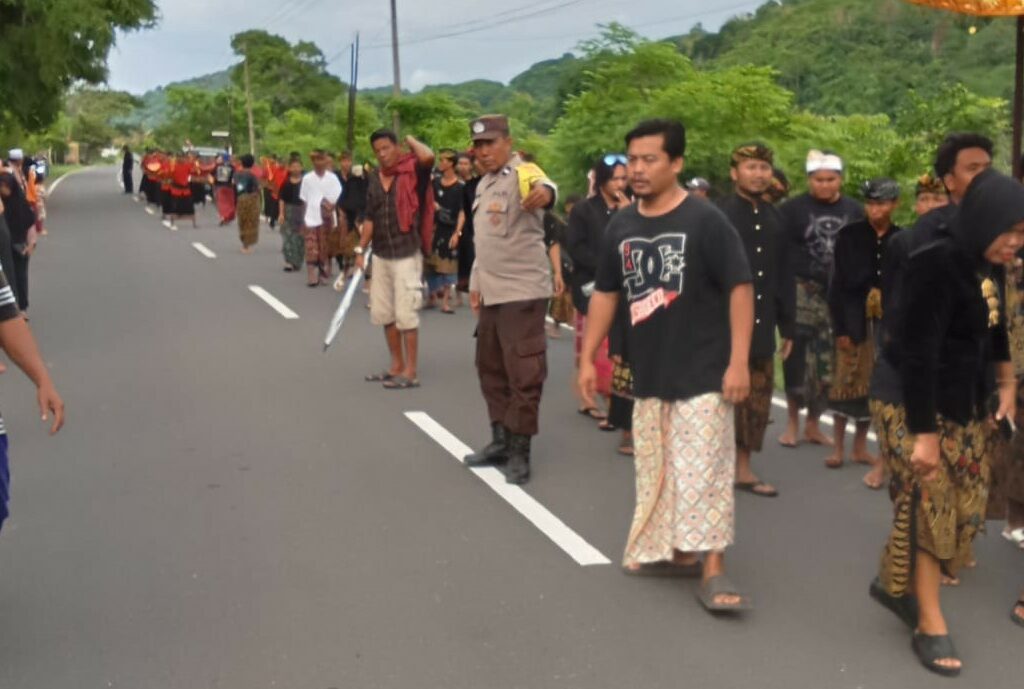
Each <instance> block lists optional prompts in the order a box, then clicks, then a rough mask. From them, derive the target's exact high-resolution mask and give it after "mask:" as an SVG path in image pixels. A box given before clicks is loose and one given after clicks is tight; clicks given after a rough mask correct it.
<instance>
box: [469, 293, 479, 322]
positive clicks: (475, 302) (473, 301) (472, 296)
mask: <svg viewBox="0 0 1024 689" xmlns="http://www.w3.org/2000/svg"><path fill="white" fill-rule="evenodd" d="M469 308H470V310H472V311H473V315H474V316H479V315H480V293H479V292H470V293H469Z"/></svg>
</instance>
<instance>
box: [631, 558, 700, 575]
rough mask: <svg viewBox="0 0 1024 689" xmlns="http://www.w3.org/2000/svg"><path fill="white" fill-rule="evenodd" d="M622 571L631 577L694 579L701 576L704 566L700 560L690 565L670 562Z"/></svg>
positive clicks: (654, 563)
mask: <svg viewBox="0 0 1024 689" xmlns="http://www.w3.org/2000/svg"><path fill="white" fill-rule="evenodd" d="M622 571H623V572H625V573H626V574H628V575H629V576H631V577H684V578H687V579H695V578H697V577H699V576H700V575H701V574H703V572H704V564H703V563H702V562H701V561H700V560H697V561H696V562H691V563H690V564H682V563H679V562H670V561H664V562H651V563H649V564H643V565H640V566H639V567H638V568H636V569H630V568H629V567H623V568H622Z"/></svg>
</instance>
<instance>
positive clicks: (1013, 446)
mask: <svg viewBox="0 0 1024 689" xmlns="http://www.w3.org/2000/svg"><path fill="white" fill-rule="evenodd" d="M1016 422H1017V428H1018V429H1020V430H1018V432H1017V433H1014V435H1013V438H1011V439H1007V438H1005V437H1003V435H1002V433H1001V432H1000V431H998V430H994V431H992V438H991V441H992V444H991V456H992V483H991V485H990V487H989V498H988V508H987V509H986V510H985V516H986V518H987V519H1006V517H1007V506H1008V503H1010V502H1014V503H1017V504H1018V505H1024V378H1018V379H1017V416H1016Z"/></svg>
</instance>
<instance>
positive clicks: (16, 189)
mask: <svg viewBox="0 0 1024 689" xmlns="http://www.w3.org/2000/svg"><path fill="white" fill-rule="evenodd" d="M0 185H2V186H5V187H7V188H9V189H10V190H11V194H10V196H4V197H2V199H3V203H4V217H5V218H6V219H7V226H8V227H9V228H10V232H11V241H12V242H13V243H14V244H24V243H26V242H27V241H28V230H29V228H30V227H32V225H34V224H35V222H36V214H35V212H33V210H32V206H31V205H29V202H28V200H27V199H26V198H25V192H24V191H23V190H22V188H21V185H20V184H18V180H17V179H16V178H15V177H14V175H12V174H11V173H9V172H4V173H0Z"/></svg>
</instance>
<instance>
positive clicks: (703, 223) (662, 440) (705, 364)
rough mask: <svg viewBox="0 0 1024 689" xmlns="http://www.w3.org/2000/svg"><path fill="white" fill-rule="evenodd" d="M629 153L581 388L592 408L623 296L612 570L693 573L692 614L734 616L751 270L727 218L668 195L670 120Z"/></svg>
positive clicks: (649, 129)
mask: <svg viewBox="0 0 1024 689" xmlns="http://www.w3.org/2000/svg"><path fill="white" fill-rule="evenodd" d="M626 147H627V151H628V158H629V178H630V186H631V187H632V189H633V192H634V193H635V194H636V196H637V198H638V199H639V204H638V205H636V206H632V207H630V208H627V209H624V210H621V211H619V212H618V214H616V216H615V217H614V218H613V219H612V222H611V224H610V225H609V227H608V238H607V241H606V242H605V248H604V250H603V251H602V254H601V257H600V261H599V264H598V271H597V280H596V284H595V291H594V294H593V296H592V297H591V298H590V305H589V316H588V323H587V330H586V333H585V335H584V341H583V355H582V357H581V360H580V378H579V383H580V389H581V390H582V391H583V393H584V394H585V395H586V396H587V397H588V398H592V397H593V395H594V389H595V385H596V382H597V371H596V370H595V368H594V357H595V355H596V354H597V348H598V346H599V345H600V344H601V341H602V340H603V339H604V338H605V337H607V335H608V331H609V328H610V327H611V325H612V321H613V319H614V317H615V312H616V309H617V307H618V304H619V300H620V299H625V300H626V303H627V305H628V311H629V323H630V327H629V332H628V341H629V353H630V362H631V363H632V369H633V392H634V396H635V398H636V401H635V407H634V412H633V446H634V462H635V467H636V496H637V502H636V510H635V512H634V516H633V523H632V526H631V528H630V533H629V539H628V541H627V544H626V552H625V557H624V563H623V565H624V567H625V569H626V571H627V572H628V573H635V574H647V573H678V574H680V575H698V574H700V575H702V582H701V585H700V588H699V591H698V599H699V600H700V602H701V604H702V605H703V606H704V607H705V608H706V609H707V610H709V611H711V612H738V611H741V610H745V609H748V608H749V607H750V600H749V598H748V597H747V596H745V595H743V594H742V593H741V592H740V590H739V588H738V587H737V586H735V585H734V584H733V583H731V582H730V581H729V579H728V578H726V575H725V549H726V548H727V547H729V546H730V545H731V544H732V543H733V539H734V533H735V527H734V501H735V496H734V489H733V478H734V476H735V466H736V464H735V462H736V438H735V429H734V416H735V409H734V405H736V404H739V403H741V402H743V401H744V400H745V399H746V398H747V396H748V395H749V394H750V368H749V366H750V341H751V336H752V333H753V329H754V290H753V287H752V285H751V282H752V279H751V275H750V268H749V264H748V262H747V257H746V254H745V252H744V249H743V243H742V241H741V240H740V237H739V234H738V233H737V232H736V229H735V228H733V226H732V225H731V224H730V223H729V220H728V219H727V218H726V217H725V215H724V214H722V212H721V211H719V210H718V209H717V208H715V207H714V206H713V205H711V204H710V203H708V202H706V201H704V200H702V199H697V198H695V197H692V196H691V195H690V194H689V193H688V192H687V191H686V190H685V189H683V188H682V187H680V186H679V181H678V178H679V175H680V174H681V173H682V171H683V167H684V158H683V155H684V153H685V150H686V130H685V129H684V127H683V125H682V123H681V122H677V121H673V120H649V121H646V122H642V123H640V124H639V125H637V126H636V128H634V129H633V130H632V131H631V132H630V133H629V134H627V135H626ZM684 283H685V289H684ZM700 554H703V563H700V562H699V560H698V558H699V556H700Z"/></svg>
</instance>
